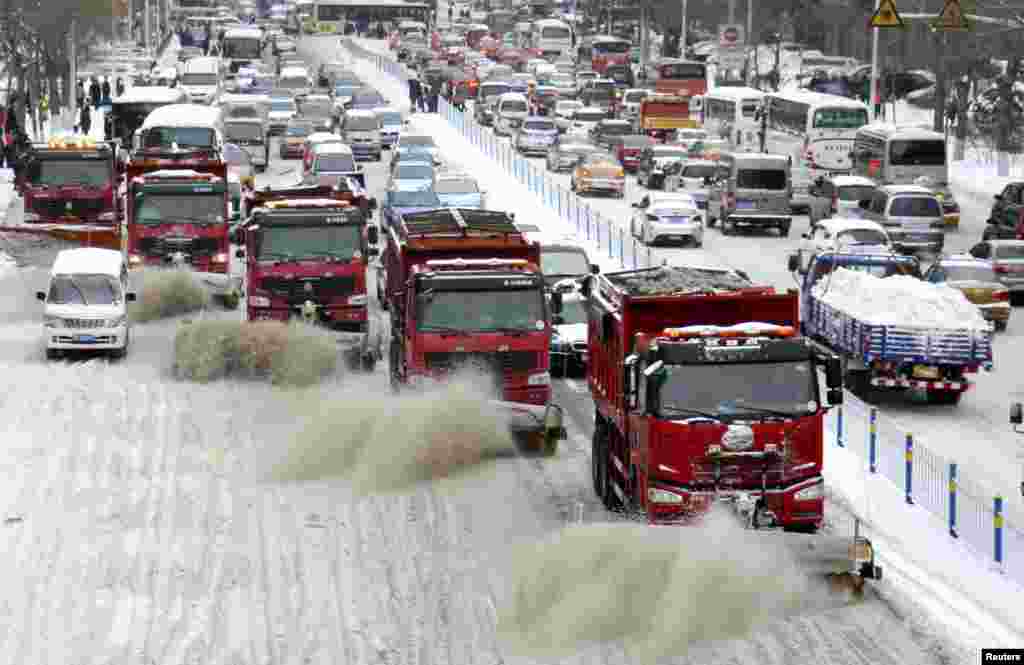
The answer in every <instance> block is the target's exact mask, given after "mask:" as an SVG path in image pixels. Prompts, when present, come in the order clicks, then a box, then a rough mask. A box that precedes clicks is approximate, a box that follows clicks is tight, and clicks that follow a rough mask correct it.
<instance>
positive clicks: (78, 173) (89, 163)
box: [28, 155, 112, 187]
mask: <svg viewBox="0 0 1024 665" xmlns="http://www.w3.org/2000/svg"><path fill="white" fill-rule="evenodd" d="M70 157H71V155H69V159H42V160H39V161H37V162H33V163H32V165H31V166H30V167H29V169H28V179H29V182H31V183H32V184H33V185H42V186H45V187H56V186H57V185H84V186H86V187H104V186H106V185H108V184H110V182H111V180H112V178H111V173H110V164H109V163H108V162H106V161H104V160H102V159H81V158H80V157H79V158H77V159H70ZM75 157H78V156H77V155H75Z"/></svg>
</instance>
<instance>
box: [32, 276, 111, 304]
mask: <svg viewBox="0 0 1024 665" xmlns="http://www.w3.org/2000/svg"><path fill="white" fill-rule="evenodd" d="M46 302H48V303H50V304H52V305H113V304H115V303H119V302H121V286H120V284H118V283H117V280H116V279H114V278H113V277H111V276H110V275H88V274H85V275H57V276H56V277H54V278H53V281H52V282H50V294H49V295H48V296H47V298H46Z"/></svg>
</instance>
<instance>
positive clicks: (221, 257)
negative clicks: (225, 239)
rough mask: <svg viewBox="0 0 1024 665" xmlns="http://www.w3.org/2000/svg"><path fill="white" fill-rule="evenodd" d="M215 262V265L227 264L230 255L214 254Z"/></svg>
mask: <svg viewBox="0 0 1024 665" xmlns="http://www.w3.org/2000/svg"><path fill="white" fill-rule="evenodd" d="M213 262H214V263H227V262H228V255H227V254H225V253H224V252H221V253H220V254H214V255H213Z"/></svg>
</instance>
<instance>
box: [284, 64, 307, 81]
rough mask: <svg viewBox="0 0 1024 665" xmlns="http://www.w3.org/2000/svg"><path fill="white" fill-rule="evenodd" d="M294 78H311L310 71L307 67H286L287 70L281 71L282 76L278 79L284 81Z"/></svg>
mask: <svg viewBox="0 0 1024 665" xmlns="http://www.w3.org/2000/svg"><path fill="white" fill-rule="evenodd" d="M292 76H301V77H305V78H308V77H309V70H307V69H306V68H305V67H298V66H293V67H285V68H283V69H282V70H281V75H280V76H278V77H277V78H279V79H284V78H289V77H292Z"/></svg>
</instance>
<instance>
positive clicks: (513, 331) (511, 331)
mask: <svg viewBox="0 0 1024 665" xmlns="http://www.w3.org/2000/svg"><path fill="white" fill-rule="evenodd" d="M478 332H487V333H501V334H503V335H516V336H520V337H521V336H523V335H528V334H529V333H530V332H531V329H530V328H509V327H497V328H480V329H479V330H478ZM533 332H536V331H533Z"/></svg>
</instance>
